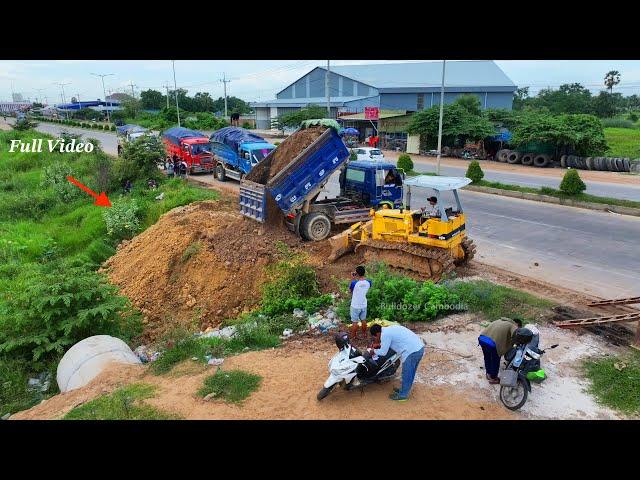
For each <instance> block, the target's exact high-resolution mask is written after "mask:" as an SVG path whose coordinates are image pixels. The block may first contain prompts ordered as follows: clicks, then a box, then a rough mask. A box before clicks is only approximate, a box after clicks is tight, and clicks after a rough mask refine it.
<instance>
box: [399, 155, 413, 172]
mask: <svg viewBox="0 0 640 480" xmlns="http://www.w3.org/2000/svg"><path fill="white" fill-rule="evenodd" d="M397 166H398V168H401V169H402V170H404V171H405V172H411V171H413V160H411V157H410V156H409V155H408V154H406V153H403V154H402V155H400V156H399V157H398V163H397Z"/></svg>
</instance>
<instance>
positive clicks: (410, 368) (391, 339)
mask: <svg viewBox="0 0 640 480" xmlns="http://www.w3.org/2000/svg"><path fill="white" fill-rule="evenodd" d="M369 332H371V335H373V336H374V337H376V340H377V342H376V343H379V344H380V348H379V349H370V351H372V352H373V353H374V354H375V355H379V356H381V357H382V356H384V355H386V354H387V353H388V352H389V349H392V350H393V351H395V352H397V353H399V354H400V361H401V362H402V387H401V388H399V389H398V388H394V389H393V390H394V391H393V393H392V394H391V395H389V398H390V399H391V400H395V401H398V402H406V401H407V397H408V396H409V392H410V391H411V386H412V385H413V380H414V379H415V377H416V371H417V370H418V365H419V364H420V360H422V357H423V355H424V343H423V342H422V339H420V337H419V336H418V335H416V334H415V333H413V332H412V331H411V330H409V329H408V328H406V327H403V326H402V325H391V326H389V327H382V326H380V325H378V324H375V325H372V326H371V329H370V330H369Z"/></svg>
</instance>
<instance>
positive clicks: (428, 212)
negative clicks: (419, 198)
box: [424, 197, 440, 217]
mask: <svg viewBox="0 0 640 480" xmlns="http://www.w3.org/2000/svg"><path fill="white" fill-rule="evenodd" d="M427 200H428V201H429V206H427V208H426V209H425V210H424V215H425V216H427V217H439V216H440V209H439V208H438V199H437V198H436V197H429V198H427Z"/></svg>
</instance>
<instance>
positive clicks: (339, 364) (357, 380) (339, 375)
mask: <svg viewBox="0 0 640 480" xmlns="http://www.w3.org/2000/svg"><path fill="white" fill-rule="evenodd" d="M334 338H335V342H336V346H337V347H338V353H336V354H335V355H334V356H333V358H332V359H331V360H330V361H329V378H327V380H326V381H325V382H324V386H323V387H322V390H320V392H318V395H317V398H318V400H322V399H323V398H325V397H326V396H327V395H329V394H330V393H331V392H332V391H333V389H334V388H335V387H336V386H338V385H340V386H342V387H344V388H345V389H346V390H352V389H354V388H358V387H360V388H363V387H364V386H365V385H369V384H371V383H381V382H383V381H388V380H391V379H392V378H393V377H394V375H395V373H396V371H397V370H398V367H399V366H400V354H399V353H396V352H394V351H393V350H391V349H390V350H389V352H387V355H385V356H384V357H379V358H377V359H375V360H374V358H373V357H372V356H371V355H370V354H369V353H367V352H365V353H364V354H363V353H362V352H360V350H358V349H357V348H355V347H354V346H352V345H351V343H350V342H349V335H348V334H347V333H337V334H336V335H335V337H334Z"/></svg>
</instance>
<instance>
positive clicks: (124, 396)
mask: <svg viewBox="0 0 640 480" xmlns="http://www.w3.org/2000/svg"><path fill="white" fill-rule="evenodd" d="M156 388H157V387H155V386H153V385H148V384H144V383H133V384H131V385H127V386H126V387H122V388H120V389H118V390H116V391H115V392H113V393H111V394H110V395H104V396H102V397H99V398H96V399H95V400H92V401H90V402H88V403H85V404H84V405H81V406H79V407H76V408H74V409H73V410H71V411H70V412H69V413H67V414H66V415H65V416H64V420H177V419H178V418H179V417H178V416H176V415H172V414H169V413H166V412H163V411H161V410H158V409H157V408H154V407H152V406H150V405H147V404H145V403H144V401H143V400H146V399H148V398H153V397H154V396H155V392H156Z"/></svg>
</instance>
